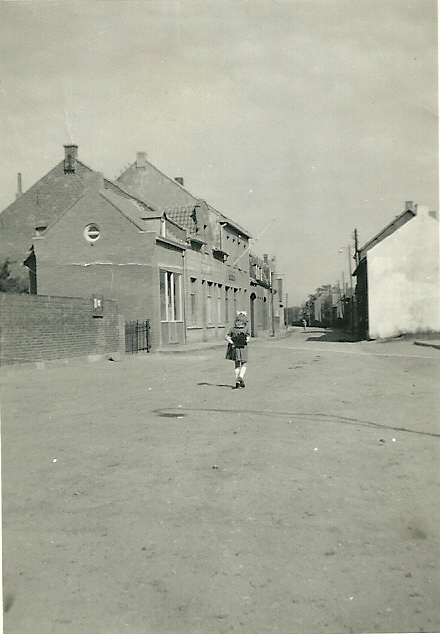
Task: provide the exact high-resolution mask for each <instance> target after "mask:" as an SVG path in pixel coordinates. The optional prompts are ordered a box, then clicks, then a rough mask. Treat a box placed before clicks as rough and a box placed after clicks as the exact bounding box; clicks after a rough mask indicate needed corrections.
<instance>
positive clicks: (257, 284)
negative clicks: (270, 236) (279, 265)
mask: <svg viewBox="0 0 440 634" xmlns="http://www.w3.org/2000/svg"><path fill="white" fill-rule="evenodd" d="M249 263H250V284H251V288H250V328H251V334H252V336H253V337H258V336H259V335H266V334H272V335H273V334H274V330H275V311H276V307H275V306H274V303H275V302H274V294H275V289H274V288H273V285H272V277H273V271H272V269H271V266H270V264H269V258H268V256H267V254H265V255H264V256H263V259H261V258H259V257H258V256H257V255H255V254H253V253H252V254H251V255H250V257H249Z"/></svg>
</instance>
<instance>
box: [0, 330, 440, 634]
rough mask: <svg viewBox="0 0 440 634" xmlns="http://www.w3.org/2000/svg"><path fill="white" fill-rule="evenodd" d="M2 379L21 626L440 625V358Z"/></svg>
mask: <svg viewBox="0 0 440 634" xmlns="http://www.w3.org/2000/svg"><path fill="white" fill-rule="evenodd" d="M327 339H328V337H327V336H326V335H325V334H324V333H322V332H319V331H316V332H307V333H304V332H302V331H301V330H300V329H296V330H294V331H292V332H290V333H289V335H288V336H286V337H285V338H283V339H281V340H277V341H275V340H271V341H258V340H253V341H252V343H251V348H250V360H249V364H248V365H249V369H248V373H247V375H246V388H245V389H240V390H233V389H231V387H232V386H233V385H234V381H233V364H232V363H231V362H229V361H226V360H224V352H225V350H224V348H223V347H221V348H217V349H212V350H205V351H202V352H192V353H187V354H175V355H154V354H150V355H139V356H133V357H127V358H126V359H125V360H123V361H122V362H110V361H105V360H103V361H99V362H96V363H86V362H79V361H78V362H73V363H69V364H65V365H63V364H61V363H57V364H46V366H45V367H40V368H38V369H37V368H35V367H34V366H27V367H8V368H4V369H2V375H1V405H2V410H1V415H2V429H1V431H2V487H3V576H4V610H5V613H4V632H5V634H52V633H53V634H55V633H56V634H122V633H125V632H127V633H129V634H174V633H176V634H183V633H185V634H186V633H187V634H199V633H200V634H223V633H227V632H236V633H240V634H260V633H261V634H263V633H268V634H269V633H276V632H280V633H283V634H300V633H312V632H313V633H324V632H330V633H333V634H335V633H339V632H340V633H346V632H355V633H360V632H436V631H440V601H439V596H440V594H439V590H440V583H439V581H440V579H439V562H440V559H439V552H440V548H439V545H440V516H439V515H440V513H439V493H440V477H439V464H440V462H439V457H440V424H439V412H440V409H439V397H438V380H439V376H440V375H439V368H440V351H439V350H434V349H432V348H422V347H417V346H414V345H412V343H411V342H406V341H398V342H387V343H378V342H369V343H367V342H363V343H337V342H332V341H328V340H327Z"/></svg>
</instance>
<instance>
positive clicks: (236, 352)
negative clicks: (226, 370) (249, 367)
mask: <svg viewBox="0 0 440 634" xmlns="http://www.w3.org/2000/svg"><path fill="white" fill-rule="evenodd" d="M228 337H231V339H232V341H233V342H234V345H231V344H230V343H229V344H228V347H227V350H226V359H230V360H231V361H241V362H245V361H247V360H248V347H247V342H246V340H247V338H248V337H249V331H248V329H247V328H246V327H244V326H243V327H241V328H238V327H237V326H233V327H232V328H231V329H230V331H229V332H228Z"/></svg>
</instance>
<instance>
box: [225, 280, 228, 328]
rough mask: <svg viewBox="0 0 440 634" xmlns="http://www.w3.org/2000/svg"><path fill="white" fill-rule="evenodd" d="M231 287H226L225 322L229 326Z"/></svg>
mask: <svg viewBox="0 0 440 634" xmlns="http://www.w3.org/2000/svg"><path fill="white" fill-rule="evenodd" d="M228 293H229V286H225V322H226V323H227V324H229V306H228Z"/></svg>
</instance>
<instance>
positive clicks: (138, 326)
mask: <svg viewBox="0 0 440 634" xmlns="http://www.w3.org/2000/svg"><path fill="white" fill-rule="evenodd" d="M150 348H151V340H150V320H149V319H147V320H146V321H130V322H126V324H125V352H126V353H135V352H136V353H137V352H150Z"/></svg>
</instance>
